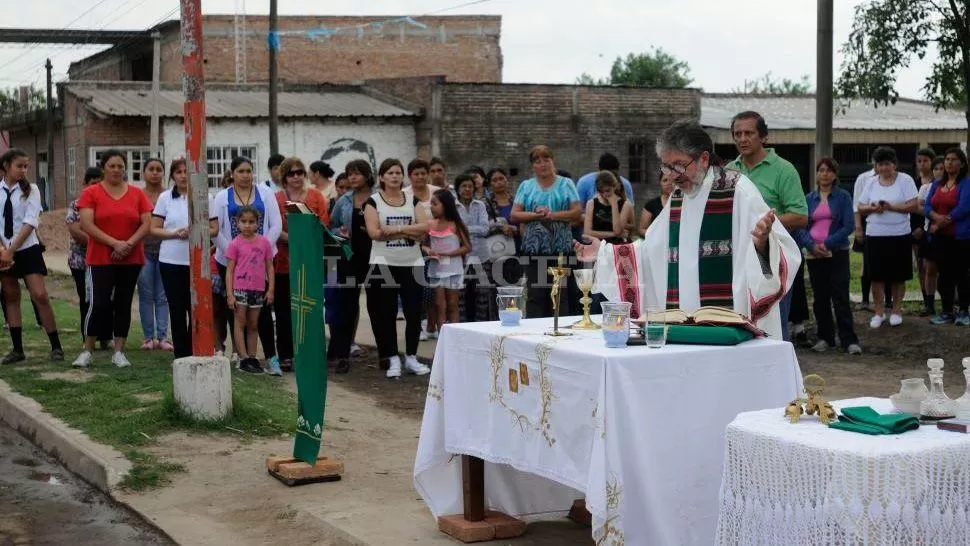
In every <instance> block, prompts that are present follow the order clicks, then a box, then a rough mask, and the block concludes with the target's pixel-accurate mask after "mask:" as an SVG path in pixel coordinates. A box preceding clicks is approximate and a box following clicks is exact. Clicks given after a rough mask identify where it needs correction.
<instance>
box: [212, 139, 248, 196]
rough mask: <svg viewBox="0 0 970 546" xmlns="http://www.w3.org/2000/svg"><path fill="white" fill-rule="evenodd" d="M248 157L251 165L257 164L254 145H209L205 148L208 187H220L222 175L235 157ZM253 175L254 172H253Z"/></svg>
mask: <svg viewBox="0 0 970 546" xmlns="http://www.w3.org/2000/svg"><path fill="white" fill-rule="evenodd" d="M239 156H242V157H248V158H249V159H250V161H252V162H253V165H258V164H259V163H257V158H256V145H255V144H254V145H249V146H209V147H206V149H205V159H206V171H207V174H208V179H209V187H210V188H216V189H219V188H221V187H222V186H221V182H222V175H223V173H225V172H226V171H228V170H229V166H230V164H231V163H232V160H233V158H235V157H239ZM253 170H254V171H255V170H256V169H255V168H254V169H253ZM253 175H254V176H255V172H254V173H253Z"/></svg>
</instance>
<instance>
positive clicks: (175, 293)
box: [158, 262, 192, 358]
mask: <svg viewBox="0 0 970 546" xmlns="http://www.w3.org/2000/svg"><path fill="white" fill-rule="evenodd" d="M158 271H159V273H161V276H162V286H163V287H164V288H165V296H166V297H167V298H168V316H169V319H170V322H171V325H170V326H171V328H172V344H173V345H174V346H175V358H183V357H186V356H192V290H191V282H192V279H191V275H190V270H189V266H187V265H175V264H167V263H164V262H159V264H158Z"/></svg>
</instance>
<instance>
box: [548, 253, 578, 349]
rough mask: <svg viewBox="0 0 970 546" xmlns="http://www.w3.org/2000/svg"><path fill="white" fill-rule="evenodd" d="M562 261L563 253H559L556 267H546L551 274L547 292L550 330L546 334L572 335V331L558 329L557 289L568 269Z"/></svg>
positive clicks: (560, 285) (567, 273)
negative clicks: (550, 320)
mask: <svg viewBox="0 0 970 546" xmlns="http://www.w3.org/2000/svg"><path fill="white" fill-rule="evenodd" d="M563 263H564V260H563V255H562V254H560V255H559V261H558V262H557V264H556V267H550V268H548V271H549V274H550V275H552V290H551V291H550V292H549V297H550V298H551V299H552V330H549V331H548V332H546V335H547V336H556V337H558V336H571V335H573V334H572V332H563V331H562V330H560V329H559V290H560V288H562V281H563V280H565V279H566V277H567V276H568V275H569V271H570V270H569V268H568V267H565V266H564V265H563Z"/></svg>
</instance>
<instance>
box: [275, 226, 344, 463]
mask: <svg viewBox="0 0 970 546" xmlns="http://www.w3.org/2000/svg"><path fill="white" fill-rule="evenodd" d="M286 219H287V222H288V224H289V232H288V233H289V239H290V245H289V247H290V313H291V314H292V317H293V348H294V352H295V355H294V356H295V357H296V358H295V363H294V367H295V368H296V385H297V414H298V416H297V419H296V441H295V442H294V444H293V457H294V458H296V459H300V460H301V461H304V462H306V463H307V464H310V465H312V464H314V463H316V461H317V455H318V454H319V453H320V437H321V435H322V434H323V410H324V406H325V404H326V401H327V339H326V330H325V329H324V326H323V323H324V307H323V285H324V281H325V280H326V278H327V277H326V270H325V268H324V260H323V258H324V248H325V247H326V253H327V254H328V255H336V253H337V252H341V251H344V252H345V250H344V249H342V248H341V246H342V245H340V243H338V242H337V239H335V238H334V237H333V235H332V234H331V233H330V232H329V231H328V230H327V229H326V228H324V227H323V226H321V225H320V219H319V218H318V217H317V216H316V215H314V214H298V213H291V214H288V215H287V218H286Z"/></svg>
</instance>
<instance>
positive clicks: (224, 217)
mask: <svg viewBox="0 0 970 546" xmlns="http://www.w3.org/2000/svg"><path fill="white" fill-rule="evenodd" d="M229 170H230V171H231V172H232V185H231V186H229V187H228V188H226V189H224V190H222V191H220V192H219V193H217V194H216V196H215V197H214V198H213V200H212V208H210V209H209V216H212V217H213V218H214V219H217V220H218V222H219V235H218V237H216V263H217V265H218V267H219V277H221V278H222V281H223V286H225V280H226V266H227V265H228V264H229V259H228V258H226V249H227V248H229V243H231V242H232V240H233V238H235V237H236V236H237V235H239V229H238V228H237V227H236V211H237V210H238V209H239V207H242V206H245V205H249V206H251V207H253V208H255V209H256V211H257V212H259V216H260V219H261V220H262V221H261V222H260V223H259V224H258V225H259V229H258V232H259V234H260V235H263V236H264V237H266V238H267V239H269V244H270V246H271V247H273V252H276V241H277V239H279V238H280V234H281V233H283V217H282V216H281V214H280V207H279V204H278V203H277V202H276V194H275V193H274V192H273V189H272V188H270V187H269V186H267V185H265V184H255V183H254V182H253V162H252V161H251V160H250V159H249V158H247V157H236V158H234V159H233V160H232V163H231V164H230V166H229ZM232 322H233V319H232V316H231V315H230V318H229V326H230V331H232V330H231V327H232ZM259 341H260V343H261V344H262V346H263V354H264V355H266V358H267V360H269V364H270V366H273V365H277V366H278V365H279V361H278V359H277V357H276V342H275V332H274V328H273V315H272V313H271V312H270V308H269V307H263V311H262V312H261V313H260V315H259Z"/></svg>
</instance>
